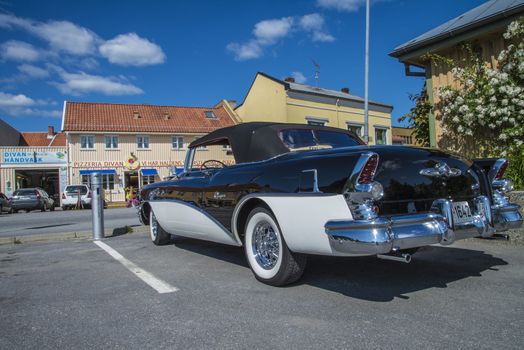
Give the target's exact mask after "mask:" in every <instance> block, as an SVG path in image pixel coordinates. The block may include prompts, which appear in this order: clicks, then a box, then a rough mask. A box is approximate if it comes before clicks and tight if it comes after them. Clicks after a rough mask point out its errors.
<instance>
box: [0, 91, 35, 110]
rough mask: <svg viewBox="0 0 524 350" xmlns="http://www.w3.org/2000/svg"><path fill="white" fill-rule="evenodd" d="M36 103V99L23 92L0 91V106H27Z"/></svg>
mask: <svg viewBox="0 0 524 350" xmlns="http://www.w3.org/2000/svg"><path fill="white" fill-rule="evenodd" d="M35 103H36V102H35V100H33V99H32V98H30V97H27V96H26V95H23V94H18V95H12V94H8V93H4V92H0V108H12V107H27V106H32V105H34V104H35Z"/></svg>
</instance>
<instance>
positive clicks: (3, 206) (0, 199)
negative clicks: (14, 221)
mask: <svg viewBox="0 0 524 350" xmlns="http://www.w3.org/2000/svg"><path fill="white" fill-rule="evenodd" d="M10 211H11V202H10V201H9V199H8V198H7V197H6V196H5V194H3V193H1V192H0V214H2V213H9V212H10Z"/></svg>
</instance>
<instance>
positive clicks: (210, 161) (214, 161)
mask: <svg viewBox="0 0 524 350" xmlns="http://www.w3.org/2000/svg"><path fill="white" fill-rule="evenodd" d="M208 163H216V164H218V165H220V166H218V167H217V166H207V164H208ZM226 166H227V165H225V164H224V163H222V162H221V161H219V160H216V159H209V160H206V161H205V162H204V163H202V165H200V170H204V169H216V168H225V167H226Z"/></svg>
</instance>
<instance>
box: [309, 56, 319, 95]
mask: <svg viewBox="0 0 524 350" xmlns="http://www.w3.org/2000/svg"><path fill="white" fill-rule="evenodd" d="M311 61H312V62H313V65H314V66H315V85H316V87H317V88H318V79H320V64H318V63H317V62H316V61H315V60H313V59H312V60H311Z"/></svg>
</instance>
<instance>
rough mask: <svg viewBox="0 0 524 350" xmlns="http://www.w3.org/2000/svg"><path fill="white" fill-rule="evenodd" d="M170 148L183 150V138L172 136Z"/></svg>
mask: <svg viewBox="0 0 524 350" xmlns="http://www.w3.org/2000/svg"><path fill="white" fill-rule="evenodd" d="M171 148H173V149H182V148H184V138H183V137H182V136H173V137H172V138H171Z"/></svg>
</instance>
